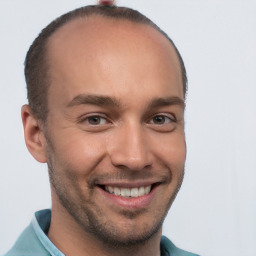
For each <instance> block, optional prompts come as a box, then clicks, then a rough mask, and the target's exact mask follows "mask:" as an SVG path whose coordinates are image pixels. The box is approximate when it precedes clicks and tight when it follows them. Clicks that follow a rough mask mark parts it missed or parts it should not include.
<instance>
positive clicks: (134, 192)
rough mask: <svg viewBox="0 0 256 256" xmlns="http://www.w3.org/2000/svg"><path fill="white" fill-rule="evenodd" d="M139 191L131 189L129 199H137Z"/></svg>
mask: <svg viewBox="0 0 256 256" xmlns="http://www.w3.org/2000/svg"><path fill="white" fill-rule="evenodd" d="M138 192H139V190H138V188H132V189H131V197H138V196H139V193H138Z"/></svg>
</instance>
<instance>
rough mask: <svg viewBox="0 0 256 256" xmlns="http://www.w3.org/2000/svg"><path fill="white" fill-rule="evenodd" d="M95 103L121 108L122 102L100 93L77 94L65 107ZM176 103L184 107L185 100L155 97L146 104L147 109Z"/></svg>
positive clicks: (175, 97) (173, 97)
mask: <svg viewBox="0 0 256 256" xmlns="http://www.w3.org/2000/svg"><path fill="white" fill-rule="evenodd" d="M85 104H90V105H96V106H102V107H115V108H121V107H122V104H121V103H120V101H119V100H118V99H116V98H113V97H109V96H102V95H90V94H79V95H77V96H76V97H74V98H73V99H72V100H71V101H70V102H69V103H68V105H67V107H73V106H79V105H85ZM172 105H178V106H180V107H182V109H185V102H184V100H183V99H181V98H179V97H177V96H172V97H166V98H155V99H153V100H152V101H150V102H149V104H148V109H152V108H158V107H164V106H172Z"/></svg>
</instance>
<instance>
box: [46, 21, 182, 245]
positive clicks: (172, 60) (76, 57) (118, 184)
mask: <svg viewBox="0 0 256 256" xmlns="http://www.w3.org/2000/svg"><path fill="white" fill-rule="evenodd" d="M48 49H49V51H48V60H49V68H50V74H49V75H50V79H51V86H50V89H49V101H48V104H49V114H48V121H47V127H46V131H47V132H46V138H47V158H48V160H47V161H48V165H49V173H50V178H51V185H52V193H53V195H54V196H53V211H57V209H59V208H57V207H55V205H60V206H61V207H62V208H63V209H64V210H66V211H67V212H68V214H69V215H71V216H72V218H73V219H74V221H75V222H76V223H78V224H79V226H80V227H82V228H83V230H84V231H85V232H88V234H90V235H93V236H94V237H97V238H99V239H100V240H101V241H104V242H109V243H115V244H116V245H118V244H131V243H138V242H141V241H145V240H147V239H149V238H150V237H151V236H152V235H154V234H159V233H160V232H161V225H162V222H163V220H164V217H165V215H166V214H167V211H168V209H169V207H170V205H171V203H172V201H173V200H174V198H175V195H176V193H177V192H178V190H179V187H180V185H181V183H182V179H183V174H184V161H185V155H186V146H185V139H184V118H183V114H184V102H183V100H184V92H183V87H182V79H181V73H180V67H179V62H178V59H177V57H176V55H175V53H174V50H173V49H172V47H171V45H170V43H169V42H168V41H167V40H166V39H165V38H164V37H163V36H162V35H160V34H159V32H157V31H155V30H154V29H152V28H150V27H148V26H145V25H138V24H134V23H130V22H124V21H116V20H111V19H106V18H100V17H97V18H95V17H93V18H90V19H88V20H87V21H86V22H85V21H84V20H79V21H78V20H76V21H74V22H71V23H69V24H68V25H65V26H64V27H62V28H61V29H59V31H57V32H56V33H55V34H54V35H53V37H52V38H51V40H50V42H49V45H48Z"/></svg>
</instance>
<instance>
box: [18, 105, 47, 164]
mask: <svg viewBox="0 0 256 256" xmlns="http://www.w3.org/2000/svg"><path fill="white" fill-rule="evenodd" d="M21 117H22V123H23V128H24V137H25V142H26V146H27V148H28V151H29V152H30V154H31V155H32V156H33V157H34V158H35V159H36V160H37V161H38V162H41V163H46V162H47V158H46V140H45V136H44V133H43V131H42V127H41V125H40V123H39V121H38V119H36V118H35V117H34V116H33V114H32V111H31V108H30V106H29V105H24V106H22V109H21Z"/></svg>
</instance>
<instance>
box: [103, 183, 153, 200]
mask: <svg viewBox="0 0 256 256" xmlns="http://www.w3.org/2000/svg"><path fill="white" fill-rule="evenodd" d="M151 189H152V185H149V186H141V187H134V188H123V187H113V186H104V190H105V191H106V192H108V193H110V194H113V195H115V196H122V197H125V198H129V197H130V198H133V197H140V196H145V195H147V194H149V193H150V191H151Z"/></svg>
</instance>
